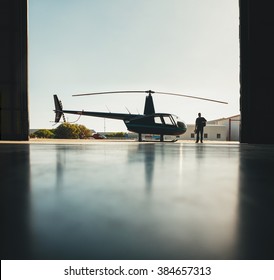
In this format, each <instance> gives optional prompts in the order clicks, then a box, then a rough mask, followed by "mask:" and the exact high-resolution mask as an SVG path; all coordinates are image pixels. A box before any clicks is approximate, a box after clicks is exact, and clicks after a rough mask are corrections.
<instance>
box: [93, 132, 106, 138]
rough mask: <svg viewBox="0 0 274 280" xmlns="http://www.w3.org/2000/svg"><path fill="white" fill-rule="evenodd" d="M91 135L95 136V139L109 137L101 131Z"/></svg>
mask: <svg viewBox="0 0 274 280" xmlns="http://www.w3.org/2000/svg"><path fill="white" fill-rule="evenodd" d="M91 137H93V138H94V139H107V137H106V136H105V135H102V134H99V133H93V134H92V136H91Z"/></svg>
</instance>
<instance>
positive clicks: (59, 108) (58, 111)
mask: <svg viewBox="0 0 274 280" xmlns="http://www.w3.org/2000/svg"><path fill="white" fill-rule="evenodd" d="M53 98H54V105H55V110H54V112H55V123H58V122H59V121H60V119H61V117H63V121H64V122H66V119H65V115H64V113H63V105H62V102H61V100H59V99H58V97H57V95H56V94H54V95H53Z"/></svg>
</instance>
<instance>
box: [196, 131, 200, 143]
mask: <svg viewBox="0 0 274 280" xmlns="http://www.w3.org/2000/svg"><path fill="white" fill-rule="evenodd" d="M199 133H200V131H199V130H198V129H197V131H196V143H198V142H199Z"/></svg>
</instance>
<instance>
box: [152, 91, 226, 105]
mask: <svg viewBox="0 0 274 280" xmlns="http://www.w3.org/2000/svg"><path fill="white" fill-rule="evenodd" d="M155 93H156V94H165V95H175V96H181V97H187V98H194V99H200V100H205V101H211V102H217V103H222V104H228V102H225V101H220V100H215V99H209V98H204V97H198V96H193V95H186V94H181V93H171V92H158V91H155Z"/></svg>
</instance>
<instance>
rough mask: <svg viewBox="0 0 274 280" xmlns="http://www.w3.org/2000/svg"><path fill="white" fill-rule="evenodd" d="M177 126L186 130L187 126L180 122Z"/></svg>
mask: <svg viewBox="0 0 274 280" xmlns="http://www.w3.org/2000/svg"><path fill="white" fill-rule="evenodd" d="M177 125H178V127H181V128H183V129H185V130H186V124H185V123H184V122H181V121H178V122H177Z"/></svg>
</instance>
